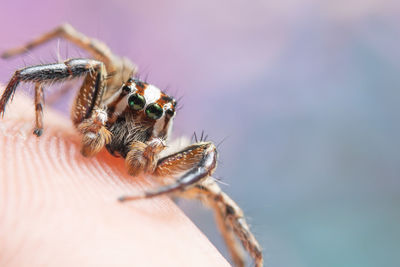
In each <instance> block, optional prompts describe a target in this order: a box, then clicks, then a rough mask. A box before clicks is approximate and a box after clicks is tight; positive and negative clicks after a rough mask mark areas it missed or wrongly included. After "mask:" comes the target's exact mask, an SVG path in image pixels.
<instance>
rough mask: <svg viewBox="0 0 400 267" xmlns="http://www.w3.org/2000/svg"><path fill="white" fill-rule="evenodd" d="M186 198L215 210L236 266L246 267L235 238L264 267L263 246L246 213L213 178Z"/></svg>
mask: <svg viewBox="0 0 400 267" xmlns="http://www.w3.org/2000/svg"><path fill="white" fill-rule="evenodd" d="M181 196H182V197H185V198H197V199H200V200H201V201H202V202H203V203H204V204H206V205H207V206H209V207H210V208H212V209H213V210H214V215H215V219H216V221H217V225H218V228H219V230H220V231H221V233H222V236H223V238H224V240H225V243H226V244H227V247H228V250H229V253H230V254H231V256H232V259H233V261H234V263H235V265H236V266H244V263H245V260H244V255H243V250H242V249H241V247H240V246H239V244H238V243H237V242H236V239H235V236H236V237H237V238H238V239H239V240H240V242H241V243H242V245H243V247H244V248H245V249H246V251H248V253H249V254H250V255H251V257H252V258H253V259H254V261H255V264H256V266H257V267H261V266H263V256H262V250H261V246H260V245H259V244H258V242H257V240H256V238H255V237H254V236H253V234H252V233H251V231H250V228H249V226H248V224H247V222H246V219H245V218H244V213H243V211H242V210H241V209H240V207H239V205H237V204H236V202H235V201H233V200H232V199H231V198H230V197H229V196H228V195H227V194H226V193H224V192H223V191H222V190H221V188H220V187H219V186H218V184H217V183H216V182H215V181H214V179H213V178H212V177H208V178H207V179H206V180H204V181H202V182H200V183H198V184H197V185H196V186H195V187H193V188H191V189H189V190H188V191H185V192H183V193H182V194H181Z"/></svg>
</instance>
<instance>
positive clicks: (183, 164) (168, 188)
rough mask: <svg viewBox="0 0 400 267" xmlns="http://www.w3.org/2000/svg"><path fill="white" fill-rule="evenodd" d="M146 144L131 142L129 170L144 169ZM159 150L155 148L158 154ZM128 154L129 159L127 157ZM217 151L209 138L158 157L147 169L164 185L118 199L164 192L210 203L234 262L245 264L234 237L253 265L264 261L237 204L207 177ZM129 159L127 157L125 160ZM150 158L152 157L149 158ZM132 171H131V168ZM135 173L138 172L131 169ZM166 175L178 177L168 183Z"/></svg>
mask: <svg viewBox="0 0 400 267" xmlns="http://www.w3.org/2000/svg"><path fill="white" fill-rule="evenodd" d="M145 149H148V147H146V144H144V143H142V146H139V145H137V144H135V145H134V148H132V150H131V152H132V155H131V157H130V153H131V152H129V153H128V156H127V159H126V160H127V161H126V162H127V165H128V170H129V169H130V166H133V168H132V169H133V170H138V169H140V170H141V171H146V169H145V167H144V166H146V164H147V165H148V162H147V161H148V159H149V158H148V157H143V154H144V153H143V151H144V150H145ZM157 152H158V151H156V152H154V153H155V154H157ZM129 158H130V159H129ZM216 158H217V152H216V148H215V146H214V144H212V143H211V142H200V143H196V144H193V145H190V146H188V147H187V148H185V149H183V150H181V151H179V152H177V153H174V154H172V155H169V156H166V157H164V158H161V159H159V160H158V162H157V165H156V167H155V168H154V169H147V172H149V173H152V174H153V175H154V176H155V177H158V178H160V179H163V180H164V181H161V182H163V183H164V185H162V186H160V187H158V188H155V189H153V190H150V191H146V192H144V193H141V194H138V195H132V196H122V197H120V198H119V200H120V201H127V200H136V199H143V198H151V197H155V196H159V195H163V194H173V195H178V196H181V197H185V198H197V199H200V200H202V201H203V202H204V203H205V204H207V205H208V206H210V207H211V208H212V209H213V210H214V213H215V217H216V220H217V224H218V227H219V229H220V231H221V233H222V236H223V238H224V240H225V242H226V244H227V246H228V249H229V252H230V254H231V255H232V258H233V260H234V262H235V264H236V265H237V266H244V256H243V251H242V249H241V247H240V246H239V244H238V243H237V242H236V237H237V238H238V239H239V240H240V241H241V243H242V245H243V246H244V247H245V248H246V250H247V251H248V252H249V253H250V255H251V256H252V257H253V258H254V260H255V262H256V266H257V267H260V266H262V265H263V259H262V253H261V248H260V245H259V244H258V243H257V240H256V239H255V238H254V236H253V234H252V233H251V232H250V230H249V227H248V225H247V223H246V220H245V219H244V215H243V212H242V210H241V209H240V208H239V206H238V205H237V204H236V203H235V202H234V201H233V200H232V199H231V198H229V196H228V195H226V194H225V193H224V192H222V190H221V188H220V187H219V186H218V185H217V184H216V183H215V182H214V180H213V178H211V177H210V175H211V174H212V172H213V171H214V169H215V167H216ZM128 159H129V160H128ZM155 159H156V158H155ZM150 161H151V160H150ZM130 173H131V172H130ZM132 174H137V172H132ZM165 177H179V178H178V179H176V180H174V181H173V182H172V183H169V182H168V183H167V182H166V181H165Z"/></svg>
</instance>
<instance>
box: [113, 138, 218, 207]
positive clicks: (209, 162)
mask: <svg viewBox="0 0 400 267" xmlns="http://www.w3.org/2000/svg"><path fill="white" fill-rule="evenodd" d="M128 156H129V153H128ZM216 166H217V151H216V148H215V146H214V144H213V143H211V142H202V143H197V144H193V145H191V146H189V147H187V148H185V149H184V150H182V151H180V152H177V153H175V154H172V155H169V156H166V157H164V158H161V159H159V160H158V162H157V165H156V168H155V170H154V172H153V173H152V174H153V175H154V176H155V177H157V176H158V177H176V176H178V175H180V176H179V178H178V179H176V180H175V181H174V182H173V183H171V184H167V185H163V186H160V187H158V188H155V189H154V190H150V191H145V192H143V193H141V194H140V195H135V196H122V197H120V198H119V200H120V201H126V200H135V199H142V198H151V197H156V196H159V195H164V194H171V193H175V192H177V191H185V190H186V189H187V188H189V187H191V186H193V185H195V184H196V183H197V182H199V181H201V180H202V179H204V178H206V177H207V176H209V175H211V174H212V172H213V171H214V169H215V168H216ZM182 173H183V174H182Z"/></svg>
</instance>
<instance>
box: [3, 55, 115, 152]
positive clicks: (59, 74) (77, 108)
mask: <svg viewBox="0 0 400 267" xmlns="http://www.w3.org/2000/svg"><path fill="white" fill-rule="evenodd" d="M80 76H85V79H84V81H83V84H82V87H81V88H80V90H79V92H78V94H77V97H76V100H75V104H74V108H73V109H72V110H73V114H72V121H73V123H74V125H75V126H76V127H77V128H78V130H80V132H81V133H82V134H83V147H82V153H83V154H84V155H86V156H91V155H94V154H96V153H97V152H98V151H100V149H101V148H102V147H103V146H104V145H105V144H106V143H107V142H109V141H110V133H109V132H108V130H107V129H106V128H105V127H104V125H105V122H106V120H107V114H106V112H105V111H104V110H102V108H103V107H102V106H100V105H101V104H102V98H103V94H104V90H105V77H106V76H107V71H106V69H105V66H104V64H103V63H102V62H100V61H97V60H93V59H69V60H66V61H64V62H63V63H55V64H47V65H38V66H32V67H27V68H23V69H20V70H17V71H16V72H15V73H14V75H13V77H12V78H11V80H10V82H9V83H8V85H7V87H6V89H5V91H4V93H3V95H2V96H1V98H0V115H2V116H4V112H5V108H6V105H7V103H8V101H9V100H10V99H11V98H12V96H13V95H14V93H15V90H16V88H17V86H18V84H19V83H20V82H33V83H35V104H36V112H37V113H36V117H37V122H36V125H35V127H36V128H35V131H36V130H37V131H36V132H37V133H36V132H35V134H36V135H37V136H40V134H41V132H42V130H41V129H42V128H41V124H42V122H41V116H42V115H41V114H40V113H41V112H42V100H43V92H42V90H43V87H42V86H43V84H46V83H52V82H61V81H63V80H66V79H71V78H77V77H80Z"/></svg>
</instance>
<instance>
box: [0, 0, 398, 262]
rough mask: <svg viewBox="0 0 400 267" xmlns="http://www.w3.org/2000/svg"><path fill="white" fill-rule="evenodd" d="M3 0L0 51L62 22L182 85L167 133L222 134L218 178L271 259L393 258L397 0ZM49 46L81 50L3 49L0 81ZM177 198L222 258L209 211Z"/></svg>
mask: <svg viewBox="0 0 400 267" xmlns="http://www.w3.org/2000/svg"><path fill="white" fill-rule="evenodd" d="M0 8H1V16H0V36H1V37H0V40H1V42H0V50H4V49H6V48H9V47H13V46H16V45H19V44H22V43H24V42H25V41H27V40H29V39H31V38H32V37H34V36H37V35H39V34H41V33H43V32H45V31H47V30H49V29H52V28H53V27H55V26H56V25H59V24H60V23H62V22H70V23H71V24H72V25H73V26H75V27H76V28H77V29H79V30H80V31H82V32H83V33H85V34H87V35H89V36H93V37H96V38H98V39H101V40H103V41H105V42H106V43H107V44H108V45H109V46H110V47H111V48H112V49H113V50H114V51H115V52H116V53H118V54H120V55H125V56H127V57H129V58H130V59H132V60H133V61H134V62H136V63H137V64H138V65H139V67H140V69H141V73H142V74H143V75H147V74H148V75H149V78H148V80H149V81H150V82H151V83H153V84H155V85H157V86H159V87H160V88H165V87H167V86H168V87H169V88H170V91H171V92H176V96H183V99H182V101H181V102H183V105H184V107H183V109H182V110H181V111H180V113H179V114H178V116H177V118H176V123H175V136H180V135H186V136H191V135H192V134H193V132H194V131H197V132H201V130H205V132H206V133H207V134H208V135H209V136H210V139H211V140H213V141H215V142H216V143H218V142H220V141H221V140H223V139H224V138H226V137H227V139H226V140H225V141H224V142H223V144H222V145H221V146H220V161H221V163H220V165H219V168H218V171H217V175H216V176H217V177H219V178H221V179H222V180H223V181H224V182H225V183H228V184H229V185H228V186H224V185H222V187H223V189H224V190H225V191H227V192H228V193H229V194H230V195H231V196H232V197H233V198H234V199H235V200H236V201H237V202H238V203H239V204H240V205H241V206H242V208H243V209H244V211H245V213H246V214H247V216H248V218H249V221H250V223H251V224H252V229H253V231H254V232H255V234H256V236H257V237H258V238H259V241H260V242H261V244H262V246H263V248H264V251H265V256H266V262H267V265H268V266H270V267H278V266H282V267H283V266H285V267H286V266H292V267H302V266H313V267H320V266H343V267H347V266H349V267H350V266H351V267H356V266H363V267H369V266H371V267H372V266H396V267H397V266H400V229H399V224H400V208H399V204H400V194H399V191H400V182H399V177H398V176H399V173H400V164H399V163H400V162H399V156H400V155H399V149H400V140H399V136H400V127H399V125H400V118H399V114H400V107H399V103H400V90H399V88H400V53H399V48H400V19H399V17H400V2H399V1H379V0H364V1H361V0H359V1H357V0H353V1H342V0H339V1H333V0H331V1H317V0H293V1H286V0H284V1H278V0H274V1H256V0H255V1H239V0H217V1H213V0H203V1H185V0H175V1H154V0H151V1H132V0H114V1H106V0H87V1H80V0H70V1H61V2H57V1H52V0H47V1H46V0H45V1H42V0H41V1H29V0H26V1H20V0H14V1H11V0H2V1H1V3H0ZM57 50H59V51H60V54H61V56H62V57H63V58H66V57H72V56H75V55H79V54H81V55H82V54H83V53H81V52H79V51H78V49H76V48H75V47H74V46H73V45H71V44H68V43H66V42H63V41H61V42H59V43H57V42H53V43H51V44H49V45H47V46H46V47H44V48H43V49H38V50H35V51H34V52H32V53H31V54H29V55H27V56H24V57H23V58H17V59H13V60H11V61H4V60H1V61H0V66H1V67H0V81H1V82H3V83H5V82H7V81H8V79H9V77H10V75H11V74H12V72H13V71H14V70H15V69H16V68H19V67H23V66H25V65H31V64H37V63H40V62H53V61H54V60H55V59H56V58H57V53H58V52H57ZM49 51H50V52H49ZM63 102H64V101H63ZM58 105H59V108H60V109H61V110H64V111H66V110H67V108H66V106H65V104H63V103H58ZM181 206H182V207H183V209H184V210H185V211H187V212H188V213H189V215H190V216H191V217H192V218H193V220H194V221H195V222H196V223H198V225H199V226H200V227H201V228H202V229H203V230H204V231H205V232H206V233H207V235H208V236H209V238H210V239H211V240H212V242H213V243H214V244H216V245H217V247H218V248H219V249H220V251H221V252H222V253H223V254H224V255H225V256H227V253H226V250H225V248H224V245H223V242H222V240H221V238H220V237H219V236H218V234H217V231H216V229H215V226H214V223H213V219H212V216H211V213H210V212H208V211H206V210H205V209H203V208H201V207H200V205H197V204H193V203H188V202H182V203H181Z"/></svg>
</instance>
